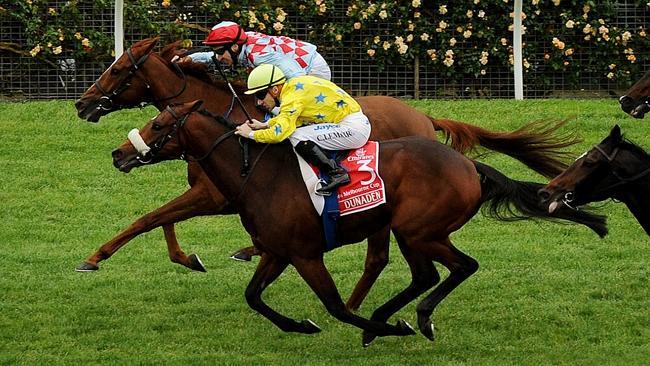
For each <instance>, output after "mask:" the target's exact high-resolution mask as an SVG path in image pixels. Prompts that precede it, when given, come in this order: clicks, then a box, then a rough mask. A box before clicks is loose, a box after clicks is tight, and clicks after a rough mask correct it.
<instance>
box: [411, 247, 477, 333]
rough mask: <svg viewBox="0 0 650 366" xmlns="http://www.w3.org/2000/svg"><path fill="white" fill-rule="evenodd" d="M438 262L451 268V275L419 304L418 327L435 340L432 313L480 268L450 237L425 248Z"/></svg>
mask: <svg viewBox="0 0 650 366" xmlns="http://www.w3.org/2000/svg"><path fill="white" fill-rule="evenodd" d="M425 249H426V252H427V253H430V254H431V255H432V257H433V259H434V260H435V261H436V262H439V263H442V265H444V266H445V267H447V269H448V270H449V276H448V277H447V278H446V279H445V280H444V281H442V283H440V285H438V286H437V287H436V288H435V289H434V290H433V291H432V292H431V293H430V294H429V295H427V296H426V297H425V298H424V299H423V300H422V301H420V303H419V304H418V306H417V308H416V310H417V313H418V327H419V328H420V331H421V332H422V334H424V335H425V336H426V337H427V338H429V339H430V340H433V337H434V329H433V324H432V323H431V314H432V313H433V310H434V309H435V308H436V306H437V305H438V304H439V303H440V302H441V301H442V300H443V299H444V298H445V297H446V296H447V295H449V293H451V291H453V290H454V289H455V288H456V287H458V285H460V284H461V283H462V282H463V281H465V280H466V279H467V278H468V277H469V276H471V275H472V274H473V273H474V272H476V271H477V270H478V262H477V261H476V260H474V258H472V257H470V256H468V255H466V254H465V253H463V252H461V251H460V250H458V249H456V247H454V246H453V244H452V243H451V241H450V240H449V238H447V239H446V240H444V241H440V242H435V243H434V245H433V246H431V247H427V248H425Z"/></svg>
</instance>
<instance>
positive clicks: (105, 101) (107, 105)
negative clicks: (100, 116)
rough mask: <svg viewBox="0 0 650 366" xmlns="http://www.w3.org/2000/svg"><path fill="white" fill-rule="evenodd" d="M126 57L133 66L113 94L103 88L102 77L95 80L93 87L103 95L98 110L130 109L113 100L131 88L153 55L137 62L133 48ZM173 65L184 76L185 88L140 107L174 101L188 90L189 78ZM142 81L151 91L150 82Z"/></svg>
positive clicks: (143, 103)
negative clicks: (134, 79) (133, 81)
mask: <svg viewBox="0 0 650 366" xmlns="http://www.w3.org/2000/svg"><path fill="white" fill-rule="evenodd" d="M126 55H127V56H128V57H129V60H130V61H131V66H130V67H129V73H128V74H127V76H126V78H124V80H122V82H121V83H120V84H119V85H118V86H117V88H115V89H114V90H113V91H112V92H108V91H107V90H106V89H105V88H103V87H102V86H101V85H100V84H99V79H100V78H101V76H100V77H99V78H97V80H95V82H94V84H93V85H95V87H96V88H97V90H99V91H100V92H101V93H102V97H101V98H99V102H98V104H97V109H101V110H103V111H112V110H120V109H123V108H125V107H128V106H127V105H122V104H118V103H117V102H115V101H114V100H113V98H115V97H117V96H119V95H120V94H122V93H123V92H125V91H126V90H128V89H129V88H130V87H131V81H132V80H133V78H134V77H135V76H136V73H137V72H138V70H140V67H141V66H142V65H143V64H144V63H145V62H146V61H147V59H148V58H149V56H150V55H151V51H150V52H149V53H147V54H144V55H142V57H140V58H139V59H138V60H136V59H135V57H134V56H133V51H132V48H129V49H127V50H126ZM172 65H173V66H174V68H175V69H176V71H178V72H179V73H180V74H181V75H182V77H183V87H182V88H181V89H180V90H179V91H178V92H177V93H176V94H174V95H172V96H169V97H164V98H160V99H154V100H152V101H149V102H142V103H140V107H145V106H146V105H148V104H157V103H159V102H162V101H165V100H169V99H173V98H176V97H178V96H179V95H181V94H183V93H184V92H185V89H186V88H187V78H186V76H185V73H184V72H183V70H182V69H181V68H180V67H179V66H178V65H177V64H175V63H172ZM111 68H112V66H111ZM141 79H142V80H143V81H144V84H145V85H146V87H147V89H151V86H150V83H149V80H147V79H146V78H145V77H141Z"/></svg>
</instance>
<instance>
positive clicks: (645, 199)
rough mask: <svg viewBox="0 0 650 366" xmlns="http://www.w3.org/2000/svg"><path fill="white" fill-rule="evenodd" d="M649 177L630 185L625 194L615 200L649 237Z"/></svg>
mask: <svg viewBox="0 0 650 366" xmlns="http://www.w3.org/2000/svg"><path fill="white" fill-rule="evenodd" d="M649 187H650V176H645V177H643V178H641V179H639V180H638V181H636V182H634V183H632V184H630V187H629V188H627V189H626V190H625V193H621V194H620V195H617V196H616V197H615V198H616V199H619V200H620V201H621V202H623V203H625V205H626V206H627V208H628V209H629V210H630V212H632V215H634V217H635V218H636V219H637V221H638V222H639V224H641V227H643V229H644V230H645V232H646V233H647V234H648V235H650V190H649V189H648V188H649Z"/></svg>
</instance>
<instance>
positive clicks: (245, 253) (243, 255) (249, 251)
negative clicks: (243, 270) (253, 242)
mask: <svg viewBox="0 0 650 366" xmlns="http://www.w3.org/2000/svg"><path fill="white" fill-rule="evenodd" d="M261 254H262V252H261V251H260V250H259V249H257V248H256V247H254V246H251V247H245V248H241V249H239V250H237V251H236V252H234V253H232V254H231V255H230V258H231V259H234V260H236V261H241V262H250V261H251V259H253V257H254V256H256V255H261Z"/></svg>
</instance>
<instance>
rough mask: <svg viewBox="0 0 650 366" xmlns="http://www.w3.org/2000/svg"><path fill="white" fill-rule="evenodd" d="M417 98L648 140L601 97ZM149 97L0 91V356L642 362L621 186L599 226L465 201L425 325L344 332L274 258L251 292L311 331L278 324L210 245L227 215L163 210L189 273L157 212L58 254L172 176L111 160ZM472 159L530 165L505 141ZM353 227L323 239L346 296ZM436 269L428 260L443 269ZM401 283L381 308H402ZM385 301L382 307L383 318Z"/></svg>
mask: <svg viewBox="0 0 650 366" xmlns="http://www.w3.org/2000/svg"><path fill="white" fill-rule="evenodd" d="M412 104H413V105H414V106H416V107H417V108H419V109H421V110H423V111H425V112H427V113H429V114H431V115H434V116H439V117H448V118H453V119H457V120H461V121H465V122H469V123H473V124H476V125H480V126H483V127H485V128H489V129H493V130H501V131H504V130H513V129H515V128H518V127H519V126H521V125H522V124H523V123H525V122H528V121H532V120H537V119H569V120H570V122H569V124H568V125H567V126H566V128H565V130H564V131H576V132H577V133H578V134H579V135H581V136H582V137H583V138H584V142H583V143H582V144H581V145H579V146H577V147H575V148H574V149H573V152H574V153H575V154H576V155H577V154H579V153H581V152H583V151H584V150H586V149H587V148H588V147H590V146H591V145H593V144H595V143H597V142H599V141H600V140H601V139H602V138H603V137H604V136H606V135H607V133H608V132H609V130H610V128H611V127H612V126H613V125H614V124H615V123H619V124H621V126H622V128H623V131H624V132H625V133H626V134H627V136H628V137H629V138H631V139H633V140H635V141H636V142H638V143H640V144H641V145H642V146H645V147H646V148H650V125H649V124H648V122H647V121H638V120H633V119H631V118H629V117H627V116H625V115H624V114H623V113H622V112H621V111H620V110H619V108H618V103H616V101H615V100H585V101H582V100H539V101H524V102H515V101H505V100H494V101H482V100H480V101H417V102H412ZM153 115H155V111H154V110H152V109H145V110H132V111H123V112H119V113H114V114H113V115H110V116H108V117H106V118H105V119H104V120H102V122H101V123H100V124H97V125H93V124H89V123H86V122H82V121H80V120H79V119H78V118H77V117H76V116H75V111H74V107H73V105H72V102H69V101H51V102H30V103H0V137H1V139H0V169H1V171H2V173H1V174H2V175H1V178H0V202H2V205H1V207H2V210H0V218H1V222H2V225H1V229H0V243H1V244H2V249H1V250H0V291H1V292H0V364H6V365H19V364H24V365H37V364H54V365H59V364H62V365H79V364H93V365H94V364H102V365H127V364H128V365H131V364H144V365H160V364H171V365H190V364H191V365H195V364H196V365H201V364H205V365H229V364H246V365H248V364H254V365H339V364H351V365H356V364H359V365H465V364H468V365H508V364H513V365H538V364H542V365H547V364H568V365H595V364H605V365H610V364H618V365H644V364H647V363H648V360H650V312H649V311H648V308H649V307H650V286H649V285H648V280H649V278H650V270H649V269H648V264H649V263H650V254H649V253H650V251H649V250H648V246H649V241H648V237H647V236H646V235H645V233H644V232H643V231H642V229H641V228H640V226H639V225H638V224H637V222H636V221H635V220H634V218H633V217H632V215H631V214H630V213H629V212H628V211H627V209H626V208H625V207H624V206H623V205H622V204H620V203H619V204H616V203H611V202H610V203H606V204H603V205H602V208H601V210H602V212H604V213H606V214H608V215H609V218H610V219H609V223H610V235H609V236H608V237H607V238H605V239H604V240H599V239H598V237H597V236H596V235H595V234H593V233H592V232H589V231H588V230H587V229H586V228H584V227H577V226H569V225H558V224H552V223H535V222H517V223H502V222H497V221H494V220H491V219H487V218H485V217H483V216H481V215H477V216H476V217H475V218H474V219H473V220H472V221H471V222H470V223H468V224H467V225H465V227H463V228H462V229H461V230H460V231H458V232H457V233H455V234H454V235H453V237H452V239H453V240H454V242H455V244H456V245H457V246H458V247H459V248H460V249H462V250H463V251H465V252H466V253H468V254H469V255H471V256H473V257H474V258H476V259H477V260H478V261H479V263H480V264H481V268H480V269H479V271H478V272H477V273H476V274H475V275H474V276H472V277H471V278H470V279H469V280H467V281H466V282H465V283H464V284H463V285H462V286H461V287H459V288H458V289H457V290H456V291H454V292H453V293H452V294H451V295H450V296H449V297H448V298H447V299H446V300H445V301H443V302H442V304H441V305H440V306H439V307H438V309H437V310H436V312H435V313H434V315H433V320H434V323H435V324H436V329H437V339H436V341H435V342H433V343H432V342H429V341H428V340H426V339H425V338H424V337H423V336H422V335H420V334H418V335H416V336H411V337H402V338H396V337H390V338H382V339H379V340H377V341H376V342H375V343H374V344H373V345H372V346H371V347H369V348H368V349H364V348H362V347H361V345H360V331H359V330H358V329H356V328H354V327H352V326H349V325H346V324H343V323H340V322H338V321H337V320H335V319H334V318H333V317H331V316H330V315H329V314H327V312H326V311H325V309H324V307H323V306H322V305H321V304H320V302H319V301H318V300H317V298H316V296H315V295H314V294H313V293H312V292H311V291H310V290H309V289H308V287H307V286H306V285H305V284H304V282H303V281H302V280H301V279H300V278H299V276H298V275H297V274H296V272H295V270H293V269H292V268H289V269H288V270H287V271H286V272H285V273H284V274H283V276H282V277H281V278H280V279H279V280H278V281H277V282H276V283H274V284H273V286H271V287H270V288H269V289H268V290H267V291H266V292H265V296H264V298H265V300H266V301H267V302H268V303H269V305H271V306H272V307H274V308H275V309H277V310H279V311H280V312H282V313H283V314H286V315H289V316H291V317H294V318H297V319H303V318H310V319H312V320H314V321H315V322H316V323H317V324H319V325H320V326H321V328H322V329H323V332H321V333H320V334H316V335H309V336H305V335H297V334H288V333H283V332H282V331H280V330H279V329H277V328H275V327H274V326H273V325H272V324H271V323H270V322H269V321H267V320H266V319H264V318H263V317H262V316H260V315H259V314H257V313H255V312H254V311H253V310H251V309H249V308H248V306H247V305H246V302H245V300H244V296H243V293H244V289H245V287H246V285H247V283H248V280H249V278H250V276H251V275H252V273H253V270H254V266H255V264H254V263H237V262H233V261H231V260H229V259H228V255H229V254H230V253H231V252H232V251H234V250H235V249H237V248H239V247H241V246H245V245H249V243H250V241H249V239H248V238H247V236H246V234H245V232H244V230H243V228H242V227H241V225H240V223H239V220H238V217H236V216H229V217H203V218H196V219H191V220H188V221H186V222H183V223H181V224H179V225H177V234H178V237H179V240H180V242H181V245H182V247H183V248H184V249H185V251H186V252H187V253H191V252H196V253H198V254H200V255H201V258H202V259H203V261H204V263H205V264H206V267H207V268H208V272H207V273H193V272H191V271H189V270H187V269H185V268H183V267H180V266H178V265H175V264H172V263H171V262H170V261H169V260H168V258H167V253H166V247H165V244H164V238H163V235H162V231H161V230H154V231H152V232H150V233H147V234H145V235H142V236H140V237H138V238H136V239H134V240H133V241H132V242H130V243H129V244H128V245H126V246H125V247H124V248H123V249H122V250H120V251H118V252H117V253H116V254H115V256H113V257H112V258H111V259H109V260H107V261H105V262H102V264H101V268H102V269H101V270H100V271H99V272H97V273H85V274H82V273H76V272H74V271H73V269H74V267H75V266H76V265H77V264H78V263H79V262H80V261H82V260H83V259H84V258H86V257H87V256H88V255H89V254H90V253H91V252H93V251H94V250H95V249H97V248H98V247H99V246H100V245H101V244H102V243H104V242H105V241H107V240H108V239H110V238H111V237H113V236H114V235H115V234H117V233H118V232H119V231H121V230H122V229H124V228H125V227H126V226H128V225H129V224H130V223H131V222H132V221H133V220H135V219H136V218H137V217H139V216H140V215H142V214H144V213H146V212H149V211H150V210H153V209H155V208H157V207H158V206H160V205H161V204H163V203H165V202H167V201H168V200H170V199H172V198H174V197H176V196H177V195H179V194H180V193H182V192H183V191H184V190H185V189H186V187H187V183H186V181H185V166H184V164H183V163H181V162H173V163H165V164H159V165H156V166H151V167H146V168H142V169H138V170H135V171H133V172H132V173H131V174H128V175H125V174H122V173H119V172H118V171H117V170H115V169H114V168H113V166H112V164H111V158H110V151H111V150H112V149H113V148H114V147H116V146H117V145H118V144H119V143H121V142H122V141H123V140H124V139H125V137H126V133H127V132H128V130H129V129H131V128H132V127H139V126H141V125H143V124H144V123H145V121H146V120H147V119H148V118H150V117H151V116H153ZM483 161H485V162H487V163H489V164H490V165H492V166H494V167H496V168H498V169H499V170H501V171H502V172H504V173H506V174H507V175H508V176H511V177H514V178H517V179H531V178H532V179H536V180H541V178H540V177H538V176H536V175H532V174H531V173H530V171H528V170H526V169H525V168H523V167H522V166H521V165H520V164H518V163H516V162H514V161H513V160H512V159H510V158H507V157H503V156H499V155H496V154H493V155H490V156H487V157H485V158H484V159H483ZM365 249H366V246H365V245H355V246H347V247H344V248H341V249H338V250H336V251H334V252H332V253H329V254H327V255H326V262H327V265H328V267H329V268H330V269H331V272H332V274H333V276H334V278H335V280H336V281H337V284H338V285H339V289H340V291H341V293H342V295H343V296H344V297H347V296H348V295H349V294H350V292H351V289H352V287H353V286H354V283H355V282H356V280H357V278H358V277H359V275H360V273H361V270H362V268H363V259H364V255H365ZM391 249H392V252H391V254H392V257H391V263H390V264H389V266H388V267H387V268H386V270H385V272H384V273H383V274H382V276H381V277H380V279H379V281H378V283H377V284H376V286H375V287H374V288H373V290H372V291H371V293H370V296H369V298H368V299H367V300H366V302H365V303H364V304H363V306H362V308H361V311H360V312H361V314H362V315H364V316H368V315H369V314H370V313H371V312H372V310H373V309H374V308H376V307H377V306H379V305H380V304H382V302H383V301H385V300H386V299H387V298H388V297H389V296H391V294H395V293H396V292H398V291H399V290H401V289H402V288H403V287H405V286H406V284H407V283H408V281H409V277H410V275H409V271H408V269H407V267H406V265H405V263H404V260H403V259H402V258H401V256H400V254H399V251H398V250H397V249H396V247H395V245H394V244H392V248H391ZM443 274H446V272H444V271H443ZM416 303H417V301H416V302H414V303H413V304H410V305H409V306H407V307H406V308H405V309H403V310H402V311H400V312H399V313H398V314H397V316H396V317H395V318H394V319H397V318H404V319H406V320H408V321H409V322H411V323H412V324H415V305H416ZM394 319H392V320H391V322H392V321H394Z"/></svg>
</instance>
